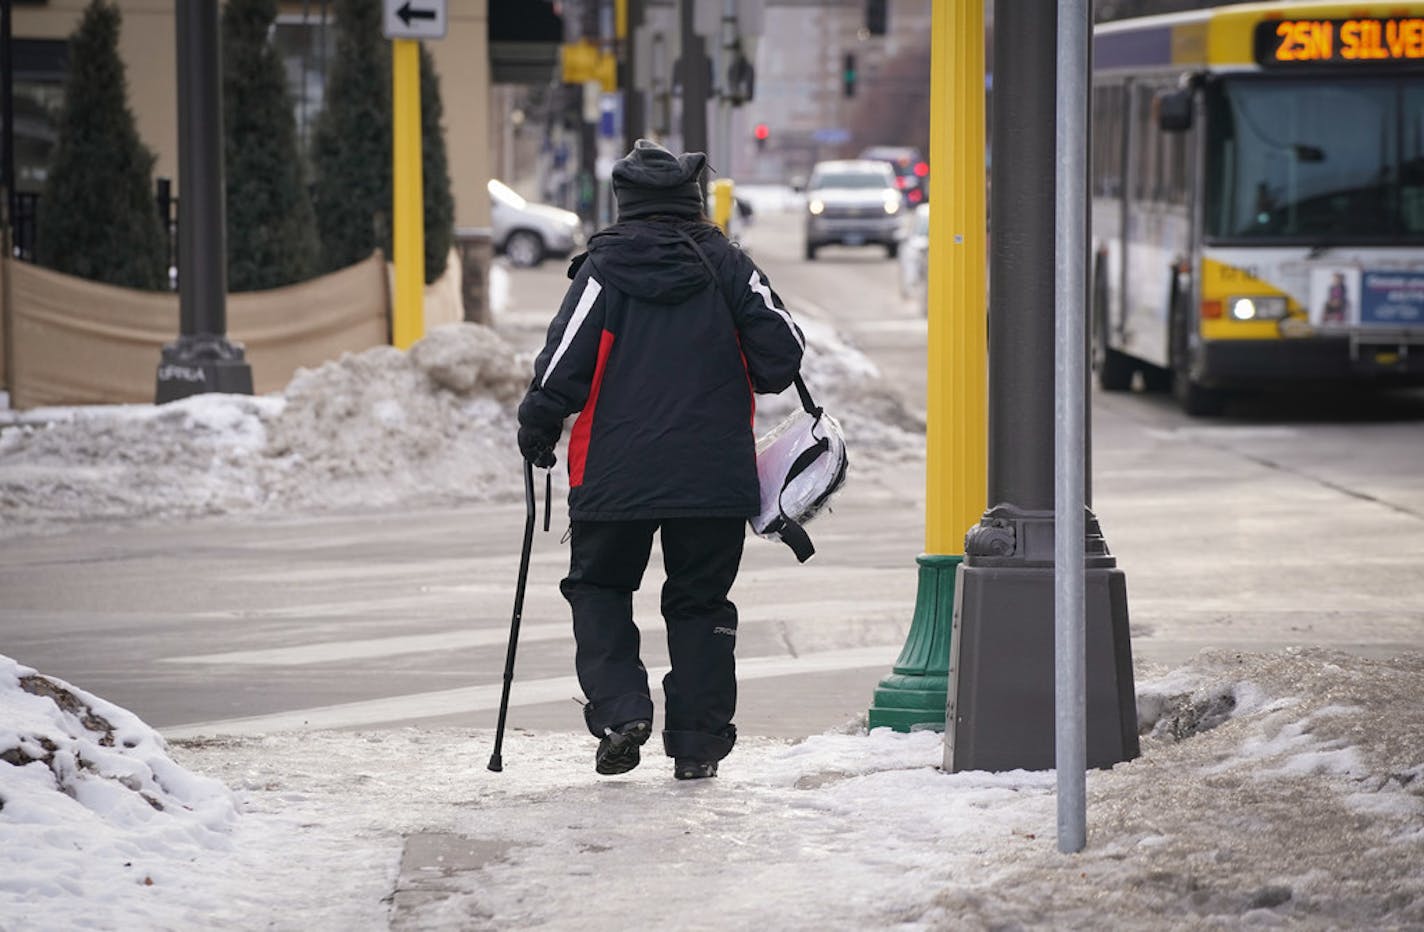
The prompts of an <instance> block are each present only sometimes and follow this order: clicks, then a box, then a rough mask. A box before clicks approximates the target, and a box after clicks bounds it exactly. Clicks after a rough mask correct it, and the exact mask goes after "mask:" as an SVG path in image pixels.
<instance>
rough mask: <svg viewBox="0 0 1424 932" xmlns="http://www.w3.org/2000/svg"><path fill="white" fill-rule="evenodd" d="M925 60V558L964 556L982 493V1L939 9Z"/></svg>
mask: <svg viewBox="0 0 1424 932" xmlns="http://www.w3.org/2000/svg"><path fill="white" fill-rule="evenodd" d="M1000 25H1001V26H1002V25H1003V24H1000ZM930 60H931V63H932V67H931V71H930V166H931V170H932V173H931V176H930V205H931V207H930V241H929V262H928V267H929V352H928V364H929V389H928V398H927V399H926V406H925V410H926V419H927V424H926V429H925V446H926V451H925V485H926V488H925V499H926V501H925V552H926V553H930V554H951V555H953V554H958V555H962V554H963V553H964V532H965V531H967V530H969V528H970V527H972V526H974V525H976V524H978V523H979V519H980V518H981V517H982V516H983V514H984V508H985V497H986V495H987V487H988V439H987V438H988V367H987V353H988V343H987V337H986V320H985V317H986V313H987V303H986V294H985V281H984V279H985V263H986V255H987V254H986V250H985V212H984V5H983V2H982V0H935V4H934V17H933V23H932V26H931V37H930Z"/></svg>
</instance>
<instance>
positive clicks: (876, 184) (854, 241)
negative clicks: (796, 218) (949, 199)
mask: <svg viewBox="0 0 1424 932" xmlns="http://www.w3.org/2000/svg"><path fill="white" fill-rule="evenodd" d="M901 203H902V199H901V196H900V192H899V190H898V189H897V188H896V187H895V174H894V172H892V171H891V170H890V166H888V165H886V164H885V163H884V162H871V161H863V160H856V159H847V160H842V161H835V162H817V163H816V165H815V166H814V167H813V168H812V169H811V177H810V179H809V180H808V181H807V182H806V258H807V259H815V258H816V250H817V249H819V248H820V247H822V246H826V245H830V244H832V243H839V244H841V245H844V246H883V247H885V254H886V255H888V256H889V257H890V258H892V259H893V258H895V256H896V254H897V253H898V251H899V248H900V241H899V239H898V238H897V234H898V232H899V229H900V211H901Z"/></svg>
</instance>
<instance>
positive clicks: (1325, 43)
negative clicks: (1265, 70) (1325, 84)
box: [1256, 16, 1424, 68]
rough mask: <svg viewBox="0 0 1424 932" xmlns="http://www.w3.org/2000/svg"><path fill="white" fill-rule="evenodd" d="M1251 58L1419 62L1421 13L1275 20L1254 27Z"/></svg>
mask: <svg viewBox="0 0 1424 932" xmlns="http://www.w3.org/2000/svg"><path fill="white" fill-rule="evenodd" d="M1256 62H1257V63H1258V64H1260V65H1263V66H1266V67H1272V68H1280V67H1289V66H1292V65H1295V66H1299V65H1345V66H1348V65H1368V64H1381V63H1387V62H1414V63H1416V64H1420V65H1424V17H1418V16H1408V17H1396V18H1389V19H1279V20H1271V21H1270V22H1265V23H1258V24H1257V25H1256Z"/></svg>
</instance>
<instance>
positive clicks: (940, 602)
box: [869, 553, 964, 731]
mask: <svg viewBox="0 0 1424 932" xmlns="http://www.w3.org/2000/svg"><path fill="white" fill-rule="evenodd" d="M915 562H916V563H918V564H919V565H920V588H919V591H918V593H917V594H916V595H915V617H914V619H913V620H911V622H910V633H909V635H908V636H907V637H906V638H905V646H904V648H903V649H902V650H901V651H900V657H899V659H898V660H896V661H895V667H894V672H893V673H891V674H890V675H889V676H887V677H885V679H883V680H881V681H880V685H879V686H877V687H876V688H875V699H874V701H873V703H872V705H871V706H870V716H869V725H870V727H871V728H881V727H884V726H887V725H888V726H889V727H891V728H893V729H895V730H896V731H913V730H919V729H922V728H930V729H934V730H935V731H943V730H944V709H945V701H946V700H947V699H948V696H949V631H950V625H951V622H952V621H953V616H954V578H955V571H956V570H957V569H958V568H959V564H960V563H963V562H964V557H962V556H942V555H939V554H927V553H922V554H920V555H919V556H918V557H916V558H915Z"/></svg>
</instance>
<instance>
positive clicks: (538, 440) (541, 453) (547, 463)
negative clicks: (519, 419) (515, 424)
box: [519, 425, 559, 469]
mask: <svg viewBox="0 0 1424 932" xmlns="http://www.w3.org/2000/svg"><path fill="white" fill-rule="evenodd" d="M558 442H559V438H558V435H557V434H555V435H550V434H549V433H547V432H546V431H542V430H539V429H538V428H537V427H527V426H524V425H520V428H519V452H520V453H522V454H523V455H524V458H525V459H526V460H528V461H529V462H530V463H531V464H533V465H534V466H535V467H537V468H539V469H549V468H550V467H552V466H553V465H554V464H555V463H557V462H558V461H559V460H558V458H557V457H556V456H554V444H556V443H558Z"/></svg>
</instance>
